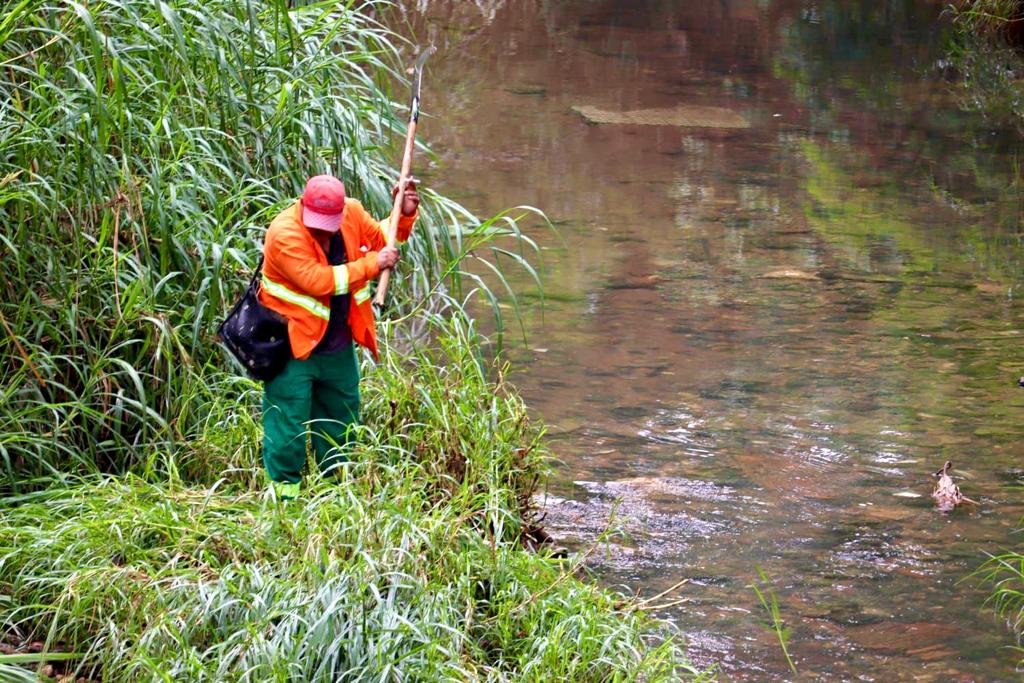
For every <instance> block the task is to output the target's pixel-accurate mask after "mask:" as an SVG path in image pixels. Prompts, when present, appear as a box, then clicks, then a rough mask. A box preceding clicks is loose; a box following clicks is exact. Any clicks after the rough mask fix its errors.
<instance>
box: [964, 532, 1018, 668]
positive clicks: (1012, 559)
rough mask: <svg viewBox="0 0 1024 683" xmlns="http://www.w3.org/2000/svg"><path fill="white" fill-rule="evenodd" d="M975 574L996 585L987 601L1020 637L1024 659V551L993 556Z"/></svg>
mask: <svg viewBox="0 0 1024 683" xmlns="http://www.w3.org/2000/svg"><path fill="white" fill-rule="evenodd" d="M973 576H974V578H976V579H980V580H981V581H982V582H983V583H984V584H986V585H989V586H991V587H992V593H991V595H989V597H988V599H987V601H986V604H988V605H989V606H991V607H992V609H993V610H995V613H996V614H997V615H998V616H999V617H1000V618H1001V619H1005V620H1006V623H1007V625H1008V626H1009V627H1010V628H1011V629H1012V630H1013V632H1014V634H1015V635H1016V636H1017V643H1018V645H1017V648H1016V649H1017V652H1018V654H1020V655H1021V660H1020V661H1021V662H1024V647H1021V646H1020V641H1021V638H1024V554H1021V553H1020V552H1016V551H1012V550H1008V551H1006V552H1003V553H1000V554H998V555H991V556H989V559H988V561H986V562H985V564H983V565H982V566H981V568H979V569H978V571H976V572H975V573H974V575H973Z"/></svg>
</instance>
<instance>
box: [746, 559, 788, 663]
mask: <svg viewBox="0 0 1024 683" xmlns="http://www.w3.org/2000/svg"><path fill="white" fill-rule="evenodd" d="M757 575H758V577H760V579H761V583H762V584H764V587H761V586H758V585H757V584H756V583H752V584H750V585H749V586H748V587H749V588H750V589H751V590H753V591H754V594H755V595H756V596H757V601H758V602H759V603H761V607H763V608H764V611H765V612H767V613H768V618H769V619H770V620H771V621H770V622H769V626H770V627H771V629H772V630H773V631H774V632H775V637H776V638H778V641H779V647H780V648H781V649H782V654H783V655H785V657H786V664H788V665H789V670H790V671H792V672H793V673H794V674H795V673H796V672H797V671H796V663H795V662H794V661H793V658H792V657H791V656H790V654H789V638H790V636H791V635H792V631H791V630H790V629H789V627H788V626H786V625H785V624H784V623H783V621H782V613H781V612H780V611H779V598H778V596H776V595H775V590H774V589H772V587H771V579H770V578H769V576H768V574H766V573H765V571H764V570H763V569H761V568H760V567H758V568H757Z"/></svg>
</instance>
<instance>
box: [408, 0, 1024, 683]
mask: <svg viewBox="0 0 1024 683" xmlns="http://www.w3.org/2000/svg"><path fill="white" fill-rule="evenodd" d="M943 4H944V3H940V2H911V1H909V0H908V1H904V2H878V1H877V0H862V1H860V2H855V1H851V2H831V1H828V0H821V1H818V2H788V1H786V0H777V1H776V0H735V1H733V0H714V1H711V0H695V1H693V2H669V1H667V0H662V1H658V0H636V1H634V2H612V1H607V0H564V1H561V2H551V1H550V0H476V1H473V2H470V1H460V2H456V1H454V0H452V1H435V0H406V1H405V2H402V3H400V7H399V9H400V11H401V15H402V16H403V17H404V18H405V19H406V20H407V21H408V22H409V26H410V28H409V31H410V32H411V33H412V34H413V35H416V36H417V37H418V39H419V40H420V41H421V42H422V43H424V44H425V43H426V42H433V43H434V44H435V45H436V46H437V47H438V52H437V54H436V55H434V56H433V57H431V60H430V62H429V63H428V68H427V75H426V77H425V82H424V100H423V101H424V112H425V113H424V116H423V118H422V119H421V121H420V131H421V134H422V135H423V137H424V138H425V139H426V140H428V141H429V143H430V145H431V147H432V149H433V150H434V151H435V153H436V158H434V159H433V160H432V161H431V162H429V165H425V168H424V169H423V171H422V173H419V172H418V173H419V174H420V175H422V176H423V177H424V178H425V179H426V182H427V183H428V184H429V185H430V186H431V187H433V188H434V189H436V190H437V191H439V192H443V193H445V194H447V195H449V196H452V197H454V198H456V199H458V200H459V201H461V202H463V203H464V204H465V205H466V206H467V207H469V208H470V209H471V210H473V211H475V212H476V213H478V214H480V215H485V216H486V215H491V214H493V213H495V212H497V211H499V210H501V209H504V208H506V207H511V206H516V205H521V204H526V205H531V206H535V207H539V208H540V209H542V210H543V211H544V212H545V214H546V215H547V216H548V218H549V219H550V221H551V223H552V226H546V225H544V224H543V223H542V222H541V221H538V220H528V221H526V222H525V223H524V224H523V225H524V229H525V230H526V231H527V232H528V233H529V234H530V236H531V237H532V238H533V239H534V240H536V241H537V243H538V245H539V246H540V253H539V255H534V256H532V257H531V259H532V260H534V261H535V262H537V263H538V265H539V266H541V267H542V270H543V281H544V296H543V298H542V297H541V296H540V295H539V294H538V292H537V291H536V288H534V287H531V286H530V280H529V278H528V277H526V276H525V275H522V274H521V273H520V276H518V277H516V278H514V280H515V282H516V283H517V284H518V285H520V304H521V305H522V316H523V321H524V325H525V328H526V342H525V343H524V342H523V341H522V339H521V336H520V337H517V333H518V332H517V330H516V329H515V326H514V324H513V325H510V329H509V332H508V336H507V339H506V341H507V344H508V351H507V353H508V355H509V357H510V359H511V360H512V361H513V370H514V376H513V380H514V382H515V383H516V385H517V386H518V387H519V388H520V390H521V392H522V394H523V396H524V398H525V400H526V402H527V404H528V405H529V406H530V407H531V409H532V410H534V411H535V412H536V414H537V415H538V416H539V417H540V418H541V419H542V420H543V421H544V422H545V423H546V424H547V425H549V443H550V445H551V448H552V451H553V452H554V455H555V456H556V457H557V458H558V463H557V465H556V468H555V471H554V475H553V476H552V478H551V481H550V483H549V486H548V491H547V495H546V498H545V499H544V505H545V511H546V520H545V526H546V528H547V529H548V530H549V531H550V532H551V533H552V535H554V536H555V537H556V538H557V539H558V540H559V542H560V543H564V544H565V545H568V546H570V547H571V548H572V549H573V550H584V549H587V548H591V547H592V546H595V544H597V545H596V546H595V547H593V550H592V553H591V555H590V557H589V560H588V565H589V567H590V569H591V571H592V572H593V573H594V575H595V576H596V577H597V579H598V580H599V581H601V582H602V583H604V584H606V585H609V586H614V587H616V588H618V589H620V590H623V591H626V592H629V593H637V594H639V595H640V596H641V597H649V596H654V595H656V594H658V593H660V592H661V591H663V590H665V589H667V588H669V587H671V586H672V585H673V584H676V583H677V582H679V581H682V580H684V579H685V580H687V581H686V583H684V584H682V585H681V586H680V587H679V588H678V589H677V590H675V591H674V592H672V593H671V594H670V595H669V596H667V597H665V598H663V599H661V600H659V602H663V603H667V602H673V601H678V600H680V599H682V600H683V601H682V602H677V604H674V605H671V606H668V607H665V608H663V609H660V610H658V611H657V612H656V614H657V616H659V617H662V618H665V619H667V620H669V621H671V622H673V623H674V624H675V625H676V626H677V627H678V628H679V630H680V632H681V633H682V635H683V639H684V642H685V643H686V646H687V651H688V652H689V655H690V657H691V658H692V660H693V661H694V662H695V663H697V664H699V665H702V666H711V665H717V667H718V670H719V672H720V677H721V679H722V680H736V681H746V680H757V681H761V680H861V681H903V680H906V681H932V680H934V681H1012V680H1019V678H1020V673H1019V672H1018V671H1017V670H1016V669H1015V661H1016V659H1017V657H1018V653H1016V652H1014V651H1013V650H1011V649H1009V648H1008V646H1010V645H1012V644H1013V642H1014V641H1013V636H1012V633H1011V631H1010V630H1009V629H1008V628H1007V626H1006V624H1004V623H1002V622H1001V621H1000V620H999V619H998V618H997V617H995V616H994V615H993V613H992V612H991V610H989V609H987V608H985V607H984V606H983V602H984V599H985V596H986V595H987V591H986V589H985V587H984V586H982V585H980V584H979V581H978V580H977V579H972V578H965V577H968V575H969V574H970V573H971V572H972V571H974V570H976V569H977V568H978V567H979V565H980V564H981V563H982V561H983V560H984V557H985V553H986V552H988V553H997V552H999V551H1000V550H1001V549H1006V548H1017V549H1019V548H1020V538H1019V536H1016V535H1014V533H1013V530H1014V528H1015V526H1016V524H1017V522H1018V521H1019V520H1020V519H1021V517H1022V516H1024V495H1022V492H1021V489H1020V488H1019V487H1020V485H1021V483H1022V479H1024V461H1022V459H1021V456H1022V455H1024V446H1022V443H1024V389H1022V388H1019V387H1018V386H1017V378H1018V377H1019V376H1020V375H1022V374H1024V307H1022V305H1021V297H1022V296H1024V286H1022V263H1024V246H1022V238H1021V236H1022V233H1021V228H1020V217H1021V211H1022V210H1021V203H1020V196H1021V195H1020V194H1019V190H1018V191H1017V192H1016V193H1014V192H1012V191H1011V189H1010V187H1011V185H1012V184H1013V183H1018V184H1019V183H1020V177H1019V173H1020V172H1019V167H1018V159H1017V156H1016V155H1017V153H1018V150H1019V149H1020V146H1019V137H1018V136H1017V135H1016V134H1014V133H1013V132H1011V131H1005V130H1001V129H999V128H997V127H994V126H993V124H991V123H990V122H987V121H986V120H985V119H984V118H982V117H981V116H979V115H977V114H971V113H967V112H965V110H964V108H963V106H962V104H963V100H964V98H965V97H967V96H968V94H967V93H966V92H965V91H964V90H963V88H962V87H960V86H959V85H958V82H957V81H956V79H955V78H954V77H953V76H954V75H953V74H951V73H950V67H949V64H948V60H947V59H946V55H945V49H946V44H947V37H948V32H949V26H948V23H947V22H946V21H945V20H944V18H943V17H942V16H941V12H942V7H943ZM398 30H400V31H403V30H404V28H403V27H399V28H398ZM423 159H424V164H427V162H426V157H423ZM506 266H507V268H508V269H509V272H513V271H514V268H515V267H514V265H513V264H510V263H509V264H506ZM507 313H508V316H509V317H510V318H511V317H512V311H511V309H508V310H507ZM946 460H951V461H952V462H953V470H952V474H953V476H954V478H955V479H956V481H957V482H958V483H959V484H960V486H961V488H962V489H963V492H964V494H965V495H967V496H969V497H970V498H972V499H974V500H977V501H978V502H979V503H980V504H979V505H977V506H970V505H967V506H964V507H961V508H959V509H957V510H956V511H955V512H953V513H951V514H943V513H941V512H939V511H938V510H936V508H935V505H934V502H933V501H932V499H931V498H930V495H929V494H930V492H931V490H932V486H933V483H934V481H935V479H934V478H933V476H932V473H933V472H934V471H935V470H937V469H938V468H940V467H941V466H942V464H943V462H944V461H946ZM599 539H601V541H602V542H600V543H598V541H599ZM761 573H763V577H764V578H762V576H761ZM751 585H757V586H758V587H760V588H761V589H762V591H766V592H767V593H766V596H767V595H774V596H775V597H776V598H777V600H778V605H779V615H780V618H781V620H782V622H783V623H784V625H785V626H786V627H787V628H789V629H790V635H789V641H788V648H789V651H790V653H791V655H792V657H793V659H794V662H795V664H796V667H797V671H798V673H797V674H795V675H794V674H793V673H792V672H791V671H790V669H789V667H788V665H787V663H786V660H785V657H784V656H783V652H782V649H781V648H780V646H779V642H778V639H777V636H776V633H775V631H774V630H773V629H772V627H771V624H770V617H769V614H768V612H767V611H766V610H765V609H764V607H762V606H761V604H760V603H759V601H758V598H757V595H756V594H755V592H754V590H753V589H752V588H751Z"/></svg>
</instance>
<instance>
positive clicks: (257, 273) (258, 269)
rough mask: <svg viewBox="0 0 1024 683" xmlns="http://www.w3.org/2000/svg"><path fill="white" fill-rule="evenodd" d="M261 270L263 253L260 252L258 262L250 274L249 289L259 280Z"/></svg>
mask: <svg viewBox="0 0 1024 683" xmlns="http://www.w3.org/2000/svg"><path fill="white" fill-rule="evenodd" d="M262 272H263V254H260V262H259V263H257V264H256V270H255V271H254V272H253V274H252V279H251V280H249V289H253V288H254V287H255V286H256V284H257V283H258V282H259V279H260V273H262Z"/></svg>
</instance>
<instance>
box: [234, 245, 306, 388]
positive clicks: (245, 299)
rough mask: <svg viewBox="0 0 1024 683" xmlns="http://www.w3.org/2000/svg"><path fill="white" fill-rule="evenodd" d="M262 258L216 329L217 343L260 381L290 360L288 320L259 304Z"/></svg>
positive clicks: (272, 374)
mask: <svg viewBox="0 0 1024 683" xmlns="http://www.w3.org/2000/svg"><path fill="white" fill-rule="evenodd" d="M262 270H263V257H262V256H261V257H260V263H259V265H258V266H256V272H255V273H253V276H252V280H250V281H249V288H248V289H246V290H245V294H243V295H242V298H241V299H239V300H238V302H237V303H236V304H235V305H234V306H233V307H232V309H231V311H230V312H229V313H228V315H227V317H226V318H225V319H224V322H222V323H221V324H220V326H218V327H217V335H218V336H219V337H220V341H221V343H222V344H223V345H224V347H225V348H226V349H227V350H228V351H230V352H231V355H232V356H234V357H235V359H237V360H238V362H239V363H241V364H242V367H244V368H245V371H246V372H247V373H248V374H249V376H250V377H252V378H253V379H258V380H262V381H264V382H267V381H270V380H272V379H273V378H274V377H277V375H278V374H280V372H281V371H282V370H284V366H285V365H286V364H287V363H288V361H289V360H290V359H291V357H292V349H291V345H290V344H289V342H288V321H287V320H286V319H285V318H284V316H282V315H280V314H279V313H277V312H276V311H272V310H270V309H269V308H267V307H266V306H264V305H263V304H261V303H260V300H259V297H258V293H259V289H258V288H259V277H260V272H262Z"/></svg>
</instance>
